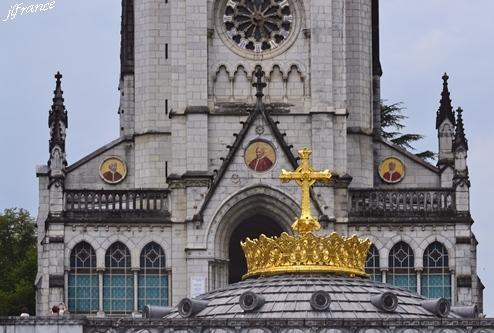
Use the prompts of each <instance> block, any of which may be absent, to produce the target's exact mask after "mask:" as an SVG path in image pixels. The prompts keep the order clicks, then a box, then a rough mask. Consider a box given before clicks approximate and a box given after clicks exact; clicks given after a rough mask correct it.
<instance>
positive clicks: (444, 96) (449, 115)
mask: <svg viewBox="0 0 494 333" xmlns="http://www.w3.org/2000/svg"><path fill="white" fill-rule="evenodd" d="M448 79H449V76H448V74H447V73H444V75H443V91H442V92H441V101H440V102H439V103H440V105H439V110H437V117H436V129H439V127H440V126H441V124H442V123H443V122H444V120H446V119H448V120H449V121H450V122H451V124H452V125H453V126H454V125H455V115H454V112H453V106H452V105H451V98H450V93H449V88H448Z"/></svg>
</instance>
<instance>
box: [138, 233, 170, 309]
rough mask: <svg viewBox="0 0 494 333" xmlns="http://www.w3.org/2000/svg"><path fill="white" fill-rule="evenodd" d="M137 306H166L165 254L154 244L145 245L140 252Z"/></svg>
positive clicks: (166, 277)
mask: <svg viewBox="0 0 494 333" xmlns="http://www.w3.org/2000/svg"><path fill="white" fill-rule="evenodd" d="M138 281H139V291H138V295H139V297H138V306H139V309H140V310H142V309H143V308H144V306H145V305H160V306H166V305H168V272H167V271H166V262H165V252H164V251H163V249H162V248H161V246H159V245H158V244H156V243H154V242H153V243H149V244H147V245H146V246H145V247H144V249H143V250H142V252H141V269H140V270H139V280H138Z"/></svg>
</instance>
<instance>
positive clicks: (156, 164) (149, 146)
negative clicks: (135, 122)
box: [135, 134, 172, 188]
mask: <svg viewBox="0 0 494 333" xmlns="http://www.w3.org/2000/svg"><path fill="white" fill-rule="evenodd" d="M170 141H171V137H170V135H169V134H149V135H142V136H137V137H136V138H135V170H136V175H135V186H136V187H137V188H167V187H168V184H167V183H166V177H167V175H166V165H167V162H168V161H170V160H171V159H172V156H171V147H170Z"/></svg>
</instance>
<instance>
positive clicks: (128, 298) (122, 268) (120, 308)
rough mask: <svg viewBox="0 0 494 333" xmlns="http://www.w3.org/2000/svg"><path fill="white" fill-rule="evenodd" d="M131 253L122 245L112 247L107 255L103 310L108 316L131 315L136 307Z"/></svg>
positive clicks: (115, 244) (117, 243) (117, 244)
mask: <svg viewBox="0 0 494 333" xmlns="http://www.w3.org/2000/svg"><path fill="white" fill-rule="evenodd" d="M130 268H131V264H130V252H129V249H128V248H127V247H126V246H125V245H124V244H122V243H120V242H116V243H114V244H112V246H110V248H109V249H108V251H106V255H105V274H104V277H103V310H104V311H105V312H106V313H107V314H112V313H130V312H132V310H133V306H134V276H133V274H132V272H131V270H130Z"/></svg>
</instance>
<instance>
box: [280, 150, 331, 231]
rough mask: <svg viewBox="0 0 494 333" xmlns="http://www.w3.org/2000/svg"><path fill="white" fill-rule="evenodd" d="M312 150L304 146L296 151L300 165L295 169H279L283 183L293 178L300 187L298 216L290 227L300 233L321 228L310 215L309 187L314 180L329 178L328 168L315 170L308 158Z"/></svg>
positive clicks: (326, 179) (324, 180) (327, 179)
mask: <svg viewBox="0 0 494 333" xmlns="http://www.w3.org/2000/svg"><path fill="white" fill-rule="evenodd" d="M311 154H312V151H311V150H310V149H308V148H304V149H302V150H299V151H298V155H299V156H300V161H301V162H300V166H299V167H298V168H297V169H296V170H295V171H286V170H281V175H280V179H281V181H282V182H283V183H287V182H289V181H291V180H295V181H296V182H297V184H298V185H299V186H300V187H301V188H302V202H301V212H300V217H299V218H298V219H296V220H295V223H293V224H292V228H293V230H295V231H298V232H299V233H301V234H306V233H309V232H313V231H317V230H319V229H320V228H321V225H320V224H319V221H318V220H317V219H316V218H315V217H313V216H312V212H311V208H310V188H311V187H312V185H314V183H315V182H316V181H323V182H328V181H329V180H330V179H331V173H330V172H329V170H324V171H315V170H314V169H313V168H312V166H311V165H310V162H309V159H310V155H311Z"/></svg>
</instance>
